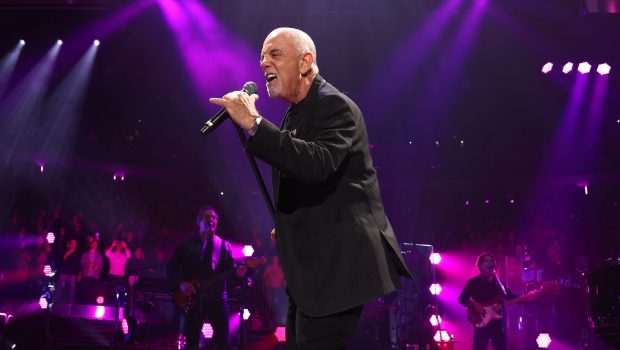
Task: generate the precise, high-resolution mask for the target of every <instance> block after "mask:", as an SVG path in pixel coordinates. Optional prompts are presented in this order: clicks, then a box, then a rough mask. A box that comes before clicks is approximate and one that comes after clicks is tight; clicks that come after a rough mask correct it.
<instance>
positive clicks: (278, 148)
mask: <svg viewBox="0 0 620 350" xmlns="http://www.w3.org/2000/svg"><path fill="white" fill-rule="evenodd" d="M303 117H304V118H313V119H316V120H308V121H305V123H312V125H313V127H312V129H311V130H310V131H309V132H308V133H307V135H306V136H305V137H304V139H300V138H295V137H293V135H292V134H291V132H290V131H287V130H280V129H279V128H278V127H276V126H275V125H274V124H273V123H271V122H269V121H268V120H266V119H263V121H262V122H261V123H260V126H259V128H258V129H257V130H256V133H255V134H254V136H253V137H252V138H251V139H250V140H249V142H248V143H247V145H246V150H247V151H249V152H250V153H252V154H254V155H256V156H257V157H258V158H260V159H262V160H264V161H265V162H267V163H269V164H271V165H272V166H274V167H275V168H277V169H278V170H280V171H281V172H282V173H284V174H286V175H287V176H290V177H292V178H295V179H297V180H299V181H302V182H306V183H317V182H320V181H322V180H324V179H326V178H328V177H329V176H331V175H332V174H334V173H335V172H336V171H337V170H338V168H339V167H340V164H341V163H342V161H343V160H344V159H345V158H346V157H347V155H348V154H349V153H350V151H351V145H352V143H353V136H354V134H355V128H356V119H355V117H356V115H355V112H354V111H353V110H352V108H351V106H350V105H349V104H348V103H347V102H346V101H345V100H344V99H343V98H342V97H341V96H338V95H329V96H327V97H325V98H323V99H321V100H320V101H319V104H318V106H317V107H316V109H315V110H314V112H313V113H312V114H311V115H304V116H303Z"/></svg>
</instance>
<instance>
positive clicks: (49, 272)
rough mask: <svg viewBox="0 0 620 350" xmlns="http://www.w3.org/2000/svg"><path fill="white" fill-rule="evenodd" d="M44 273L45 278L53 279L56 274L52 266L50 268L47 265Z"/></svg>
mask: <svg viewBox="0 0 620 350" xmlns="http://www.w3.org/2000/svg"><path fill="white" fill-rule="evenodd" d="M43 273H44V274H45V276H47V277H52V276H54V274H55V272H54V270H52V266H50V265H45V266H44V267H43Z"/></svg>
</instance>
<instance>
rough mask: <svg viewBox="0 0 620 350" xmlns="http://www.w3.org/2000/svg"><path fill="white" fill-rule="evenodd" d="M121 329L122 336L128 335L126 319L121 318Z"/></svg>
mask: <svg viewBox="0 0 620 350" xmlns="http://www.w3.org/2000/svg"><path fill="white" fill-rule="evenodd" d="M121 328H122V329H123V334H124V335H127V334H129V324H127V319H126V318H123V320H122V321H121Z"/></svg>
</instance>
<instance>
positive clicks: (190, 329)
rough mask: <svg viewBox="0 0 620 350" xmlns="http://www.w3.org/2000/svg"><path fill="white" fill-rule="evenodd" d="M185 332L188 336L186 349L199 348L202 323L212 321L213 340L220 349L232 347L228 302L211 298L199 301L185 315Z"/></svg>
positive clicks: (224, 349) (193, 349) (194, 349)
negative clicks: (229, 331)
mask: <svg viewBox="0 0 620 350" xmlns="http://www.w3.org/2000/svg"><path fill="white" fill-rule="evenodd" d="M183 317H185V319H184V321H185V322H184V325H183V334H185V337H186V339H185V340H186V344H185V349H186V350H196V349H198V345H199V341H200V332H201V331H202V324H203V323H204V322H205V321H208V322H209V323H211V327H212V328H213V340H214V341H215V344H216V346H217V349H218V350H229V349H230V337H229V334H228V328H229V327H228V322H229V321H228V304H227V303H226V302H225V301H224V300H211V301H204V302H202V303H199V304H198V305H196V307H194V308H193V309H191V310H190V312H189V313H188V314H187V315H184V316H183Z"/></svg>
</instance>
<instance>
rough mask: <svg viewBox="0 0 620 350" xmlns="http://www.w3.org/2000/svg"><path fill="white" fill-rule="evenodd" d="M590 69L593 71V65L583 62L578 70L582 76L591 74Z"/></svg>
mask: <svg viewBox="0 0 620 350" xmlns="http://www.w3.org/2000/svg"><path fill="white" fill-rule="evenodd" d="M590 69H592V65H590V63H588V62H581V63H579V66H577V70H578V71H579V73H581V74H588V73H590Z"/></svg>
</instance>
